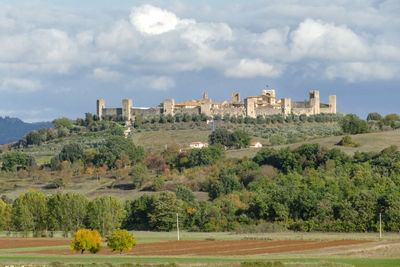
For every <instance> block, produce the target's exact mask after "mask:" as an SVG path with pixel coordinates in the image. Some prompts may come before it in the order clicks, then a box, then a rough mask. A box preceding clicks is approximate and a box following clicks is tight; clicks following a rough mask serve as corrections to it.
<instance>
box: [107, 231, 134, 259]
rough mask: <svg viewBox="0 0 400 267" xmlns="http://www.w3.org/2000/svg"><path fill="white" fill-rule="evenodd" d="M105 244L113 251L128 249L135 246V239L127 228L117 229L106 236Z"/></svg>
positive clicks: (120, 251)
mask: <svg viewBox="0 0 400 267" xmlns="http://www.w3.org/2000/svg"><path fill="white" fill-rule="evenodd" d="M107 246H108V247H109V248H111V249H112V250H113V251H116V250H118V251H119V253H120V254H121V253H122V251H130V250H131V249H132V247H133V246H136V239H135V238H134V237H133V235H132V234H130V233H129V232H128V231H127V230H125V229H124V230H121V229H117V230H115V231H113V232H112V233H111V234H110V235H109V236H108V237H107Z"/></svg>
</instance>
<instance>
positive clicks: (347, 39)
mask: <svg viewBox="0 0 400 267" xmlns="http://www.w3.org/2000/svg"><path fill="white" fill-rule="evenodd" d="M291 51H292V55H293V56H294V57H295V58H296V59H297V60H299V59H301V58H320V59H329V60H354V59H365V58H368V57H369V54H370V52H371V51H370V49H369V47H368V46H367V44H366V42H365V41H364V40H363V39H362V38H361V37H360V36H358V35H357V34H356V33H354V32H353V31H352V30H350V29H348V28H347V27H346V26H335V25H334V24H331V23H324V22H322V21H316V20H313V19H306V20H304V21H303V22H302V23H300V25H299V27H298V28H297V29H296V30H295V31H294V32H292V34H291Z"/></svg>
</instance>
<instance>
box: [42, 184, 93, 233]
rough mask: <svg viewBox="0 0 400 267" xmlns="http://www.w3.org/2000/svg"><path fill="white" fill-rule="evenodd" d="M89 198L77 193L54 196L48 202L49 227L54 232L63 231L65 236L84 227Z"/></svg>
mask: <svg viewBox="0 0 400 267" xmlns="http://www.w3.org/2000/svg"><path fill="white" fill-rule="evenodd" d="M88 203H89V200H88V199H87V197H85V196H83V195H80V194H77V193H72V192H71V193H66V194H54V195H52V196H50V197H49V200H48V204H47V206H48V215H47V221H48V227H49V229H50V230H52V231H56V230H61V231H63V232H64V236H68V233H69V232H72V231H77V230H78V229H80V228H82V227H84V223H85V218H86V213H87V206H88Z"/></svg>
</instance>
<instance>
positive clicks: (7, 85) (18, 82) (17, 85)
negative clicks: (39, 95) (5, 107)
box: [0, 79, 41, 93]
mask: <svg viewBox="0 0 400 267" xmlns="http://www.w3.org/2000/svg"><path fill="white" fill-rule="evenodd" d="M40 87H41V84H40V83H39V82H35V81H31V80H27V79H6V80H4V81H3V82H2V83H1V86H0V91H1V92H17V93H32V92H36V91H38V90H40Z"/></svg>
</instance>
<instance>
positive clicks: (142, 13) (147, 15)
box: [130, 5, 194, 35]
mask: <svg viewBox="0 0 400 267" xmlns="http://www.w3.org/2000/svg"><path fill="white" fill-rule="evenodd" d="M130 21H131V23H132V25H133V26H135V28H136V29H137V30H138V31H139V32H141V33H145V34H149V35H158V34H162V33H166V32H169V31H172V30H175V29H176V28H177V27H179V26H185V25H188V24H190V23H194V21H193V20H181V19H179V18H178V17H177V16H176V15H175V14H174V13H172V12H169V11H167V10H164V9H161V8H158V7H155V6H151V5H143V6H139V7H134V8H132V10H131V14H130Z"/></svg>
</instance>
